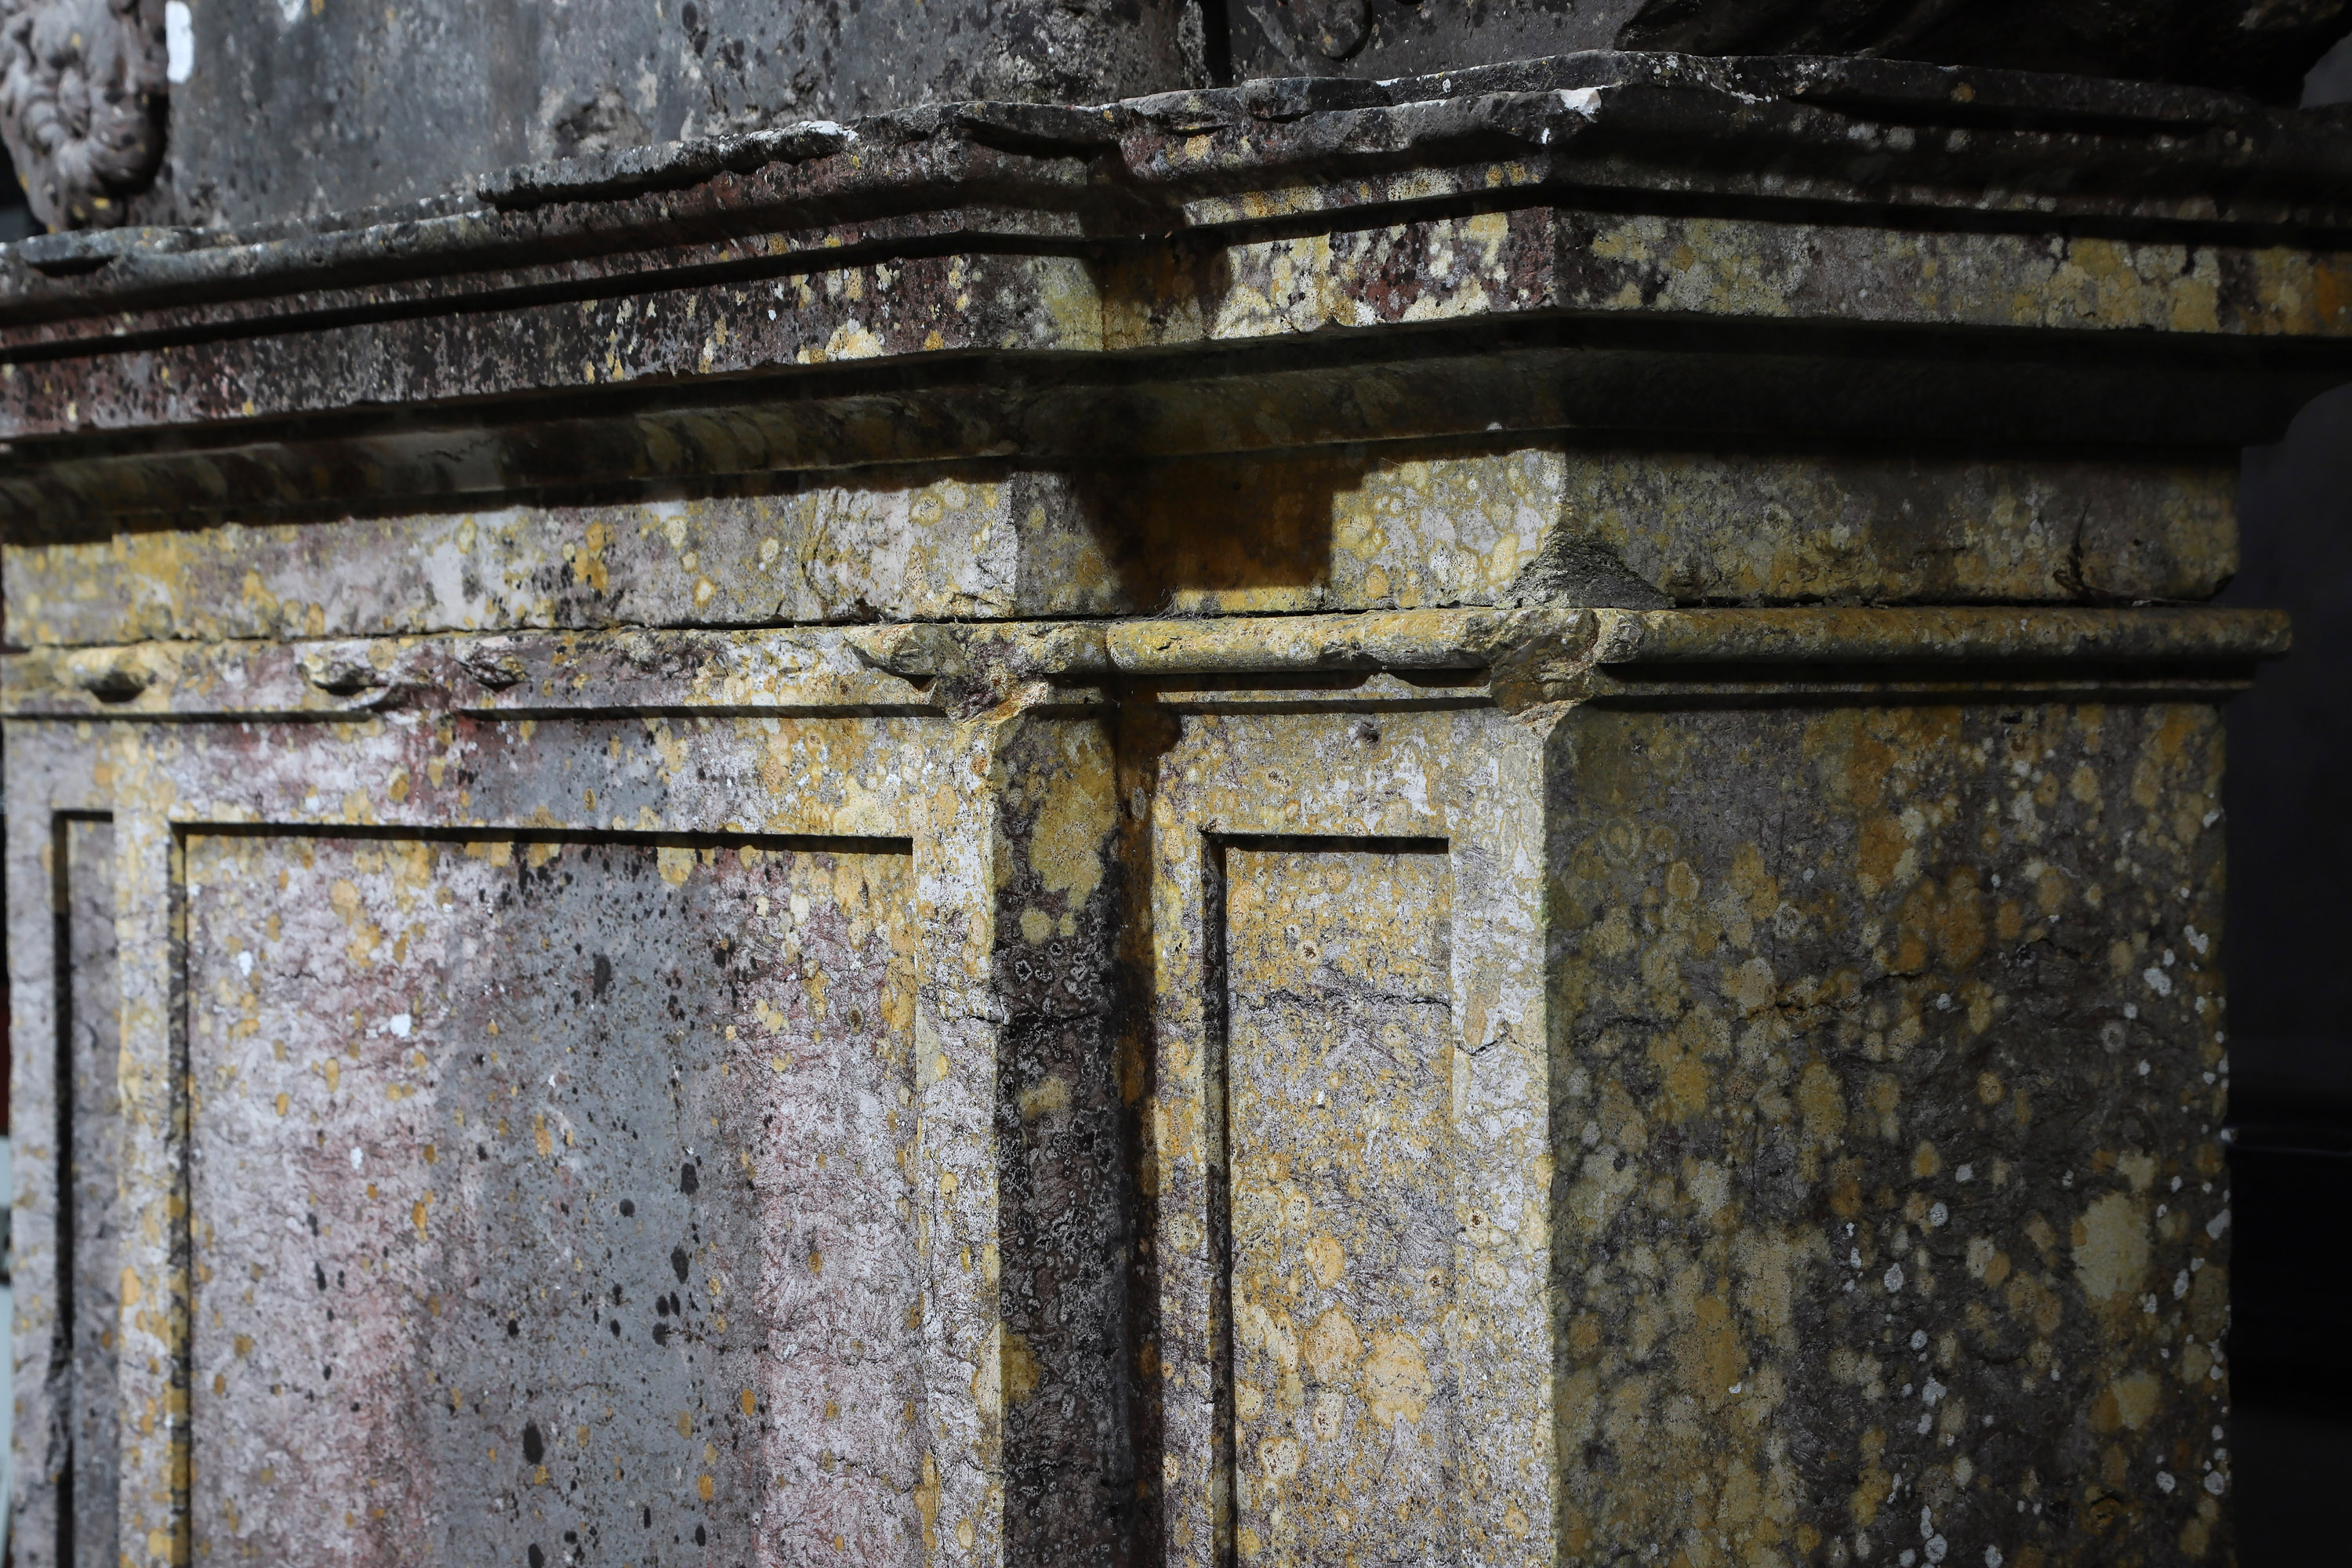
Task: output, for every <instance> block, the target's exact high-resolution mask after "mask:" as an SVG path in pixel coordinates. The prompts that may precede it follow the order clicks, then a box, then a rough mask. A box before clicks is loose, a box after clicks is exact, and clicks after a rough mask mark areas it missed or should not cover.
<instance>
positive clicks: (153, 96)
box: [0, 0, 164, 229]
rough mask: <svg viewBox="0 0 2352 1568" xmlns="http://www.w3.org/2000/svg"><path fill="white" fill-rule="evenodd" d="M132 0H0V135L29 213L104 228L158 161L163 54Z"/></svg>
mask: <svg viewBox="0 0 2352 1568" xmlns="http://www.w3.org/2000/svg"><path fill="white" fill-rule="evenodd" d="M145 10H146V8H145V7H142V5H140V4H139V0H0V137H5V140H6V142H7V143H8V153H9V156H10V157H11V158H13V159H15V161H16V177H17V178H18V179H19V180H20V181H21V182H23V184H24V187H25V194H26V196H27V197H29V198H30V200H31V203H32V208H33V214H34V216H36V217H38V218H39V219H40V220H41V221H42V222H43V223H45V224H47V225H48V226H50V227H51V228H60V229H63V228H111V227H114V226H117V225H119V224H121V223H122V222H123V221H124V219H125V216H127V205H128V203H129V200H130V198H131V197H132V196H135V195H138V194H139V193H140V192H142V191H143V190H145V189H146V188H147V187H148V186H149V185H150V184H152V183H153V182H154V179H155V171H156V168H157V166H158V165H159V164H160V163H162V162H163V111H164V81H163V43H162V38H161V36H160V32H159V30H158V29H157V28H155V27H154V26H151V25H150V19H149V17H148V16H146V14H145Z"/></svg>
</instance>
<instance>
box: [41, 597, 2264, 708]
mask: <svg viewBox="0 0 2352 1568" xmlns="http://www.w3.org/2000/svg"><path fill="white" fill-rule="evenodd" d="M2287 644H2288V623H2287V617H2286V616H2285V615H2284V613H2282V612H2278V611H2273V610H2225V609H2212V608H2205V607H2195V608H2188V607H2183V608H2146V609H2022V608H2021V609H2011V608H1924V609H1880V610H1850V609H1777V610H1754V609H1722V610H1612V609H1550V608H1534V609H1517V610H1489V609H1471V610H1404V611H1372V612H1366V613H1361V614H1354V615H1333V616H1218V617H1204V618H1201V619H1162V620H1128V621H1112V622H1097V621H1048V622H1011V623H998V624H961V625H956V624H944V623H931V624H923V625H910V626H861V627H815V628H798V629H792V630H775V631H749V632H707V631H669V632H630V633H620V634H609V635H578V636H555V635H541V636H529V635H526V636H498V637H384V638H361V639H345V640H341V641H327V642H293V643H284V644H273V645H267V646H264V645H257V644H249V643H226V644H216V643H142V644H136V645H130V646H124V647H90V648H73V649H36V650H33V651H30V652H26V653H21V654H16V655H14V656H11V657H9V658H6V659H5V661H0V694H5V695H4V696H0V700H5V709H0V711H5V716H7V717H10V718H16V719H93V718H108V719H135V720H195V719H221V718H237V717H247V716H253V717H261V716H269V717H303V718H314V719H322V720H332V719H349V718H362V717H366V716H369V715H372V714H378V713H383V712H386V711H391V710H399V709H415V710H427V711H446V712H457V713H461V714H469V715H477V716H480V717H484V718H514V719H526V718H532V717H537V716H542V715H553V714H574V713H612V712H640V713H656V712H673V713H703V714H709V715H722V714H758V713H787V712H795V713H811V714H817V713H841V714H887V713H894V712H896V713H921V712H945V711H950V710H969V709H971V708H974V707H976V706H982V705H985V704H986V703H988V702H990V701H992V700H1001V699H1002V698H1003V696H1004V695H1005V694H1007V693H1008V692H1010V691H1012V690H1014V689H1018V688H1020V687H1022V686H1024V684H1029V683H1036V682H1045V683H1051V684H1055V685H1061V686H1069V687H1075V688H1086V689H1112V690H1115V689H1123V688H1126V687H1129V686H1135V685H1141V686H1146V687H1154V688H1156V687H1157V686H1159V685H1160V684H1164V683H1168V682H1176V683H1187V682H1190V683H1194V684H1198V683H1201V682H1228V681H1233V680H1236V679H1243V678H1248V677H1266V678H1271V679H1282V680H1287V679H1299V678H1307V677H1323V676H1338V675H1347V674H1371V673H1381V672H1402V673H1412V672H1475V673H1477V674H1478V675H1479V676H1480V678H1481V679H1479V680H1478V681H1477V682H1475V683H1471V684H1464V683H1460V682H1454V683H1448V684H1446V685H1444V686H1443V687H1431V688H1425V689H1421V690H1422V691H1423V696H1425V697H1426V698H1427V699H1428V700H1444V701H1449V702H1458V701H1463V700H1475V701H1481V702H1483V701H1501V702H1503V703H1505V704H1506V705H1514V704H1517V703H1523V702H1527V701H1531V700H1573V699H1582V698H1593V697H1610V696H1629V695H1637V694H1639V693H1641V692H1644V691H1648V692H1652V693H1654V694H1664V693H1668V692H1674V691H1681V692H1683V693H1685V694H1690V693H1696V692H1701V691H1704V690H1706V689H1708V686H1707V682H1708V681H1710V680H1712V681H1713V683H1714V686H1715V688H1716V689H1721V690H1726V691H1729V690H1735V689H1755V690H1758V691H1766V690H1769V689H1772V688H1773V686H1774V684H1775V682H1776V681H1779V682H1780V683H1782V684H1786V685H1789V686H1790V689H1791V690H1792V691H1794V690H1801V689H1814V688H1818V687H1820V685H1821V682H1822V680H1824V679H1833V684H1835V685H1836V686H1838V687H1839V688H1840V689H1855V690H1869V689H1881V688H1884V689H1899V688H1903V687H1906V686H1911V687H1919V688H1921V689H1945V688H1948V686H1949V684H1950V683H1951V682H1952V681H1953V680H1955V679H1959V680H1966V681H1971V682H1975V683H1978V684H1981V683H1982V682H1983V681H1985V680H1988V679H1990V680H1993V681H1996V682H1999V681H2002V680H2016V681H2041V682H2045V683H2046V682H2048V681H2051V680H2056V681H2057V682H2059V683H2060V684H2061V685H2062V686H2063V685H2070V684H2071V685H2079V684H2081V683H2082V682H2083V681H2084V680H2090V681H2093V682H2097V681H2100V680H2110V679H2111V680H2113V681H2115V682H2116V683H2118V685H2119V686H2128V685H2130V684H2131V683H2133V682H2145V681H2147V680H2149V679H2156V680H2158V681H2159V682H2160V683H2162V684H2163V685H2164V686H2165V689H2179V683H2180V682H2181V681H2182V680H2184V679H2186V680H2189V681H2190V682H2192V683H2194V684H2210V685H2212V686H2214V687H2215V688H2216V689H2234V687H2236V686H2238V685H2242V683H2243V682H2244V680H2245V679H2248V678H2249V677H2250V675H2251V671H2252V665H2253V664H2254V663H2255V662H2256V661H2258V660H2262V659H2267V658H2278V657H2280V656H2282V655H2283V654H2284V653H2285V651H2286V648H2287ZM1381 695H1382V696H1384V697H1385V698H1387V699H1391V700H1393V699H1398V698H1402V697H1406V696H1408V695H1409V694H1408V693H1406V692H1403V691H1398V690H1386V691H1384V692H1383V693H1381Z"/></svg>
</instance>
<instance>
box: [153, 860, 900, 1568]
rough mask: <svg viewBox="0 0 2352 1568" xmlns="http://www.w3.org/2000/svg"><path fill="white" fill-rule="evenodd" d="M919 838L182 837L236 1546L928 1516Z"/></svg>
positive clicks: (500, 1544)
mask: <svg viewBox="0 0 2352 1568" xmlns="http://www.w3.org/2000/svg"><path fill="white" fill-rule="evenodd" d="M904 848H905V847H904V845H903V844H902V843H899V842H898V841H892V840H874V841H862V842H861V841H842V842H839V843H835V844H833V845H831V846H830V847H807V846H806V845H795V844H792V843H787V842H783V841H777V840H763V841H752V840H744V839H730V840H716V839H702V840H684V839H681V840H677V841H663V842H658V843H656V842H650V841H631V842H617V843H616V842H583V841H577V840H573V841H566V842H529V841H526V842H515V841H512V840H509V839H505V838H491V839H435V838H425V837H306V836H296V835H287V836H251V837H247V836H230V835H217V836H215V835H206V836H201V837H191V838H190V839H189V840H188V841H187V845H186V878H187V881H186V898H187V908H188V949H187V954H188V955H187V965H188V968H187V981H188V1001H189V1015H188V1016H189V1026H190V1039H189V1059H190V1067H191V1070H192V1075H193V1088H194V1115H193V1121H192V1137H191V1152H192V1177H191V1182H192V1197H193V1242H194V1260H193V1261H194V1270H193V1271H194V1306H195V1317H196V1322H195V1328H194V1340H193V1346H192V1352H191V1353H192V1363H193V1367H192V1371H193V1384H194V1392H193V1405H194V1429H193V1450H194V1456H193V1457H194V1500H193V1510H194V1539H195V1544H196V1551H197V1552H198V1553H199V1555H200V1557H205V1558H209V1559H210V1560H211V1561H214V1562H225V1561H226V1562H237V1561H255V1562H272V1563H285V1562H322V1561H344V1562H360V1563H387V1564H388V1563H403V1564H408V1563H490V1562H498V1563H523V1562H526V1561H528V1562H531V1563H540V1562H542V1561H544V1562H548V1563H555V1562H565V1563H606V1562H609V1563H639V1564H647V1565H650V1564H654V1563H665V1562H688V1561H692V1562H701V1561H704V1560H705V1558H706V1554H707V1553H715V1554H716V1555H715V1556H712V1557H711V1559H710V1560H713V1561H717V1560H721V1559H723V1560H725V1561H728V1562H738V1561H742V1562H750V1561H759V1562H762V1563H801V1562H813V1561H826V1562H840V1561H844V1560H847V1561H854V1562H861V1563H909V1562H913V1561H915V1560H916V1559H917V1558H918V1556H919V1550H920V1542H921V1524H920V1520H919V1514H918V1510H917V1491H918V1488H919V1484H920V1481H921V1479H922V1474H923V1468H924V1457H925V1456H924V1452H923V1444H924V1425H923V1422H922V1420H921V1415H920V1407H921V1405H922V1394H921V1385H920V1378H919V1366H918V1359H917V1353H918V1348H919V1327H920V1323H921V1304H922V1289H921V1284H920V1281H919V1265H918V1261H917V1260H918V1257H919V1254H918V1251H917V1248H916V1247H915V1243H914V1237H913V1234H912V1231H913V1222H912V1218H911V1210H910V1206H909V1194H910V1188H909V1177H908V1163H909V1160H910V1157H911V1152H912V1145H913V1141H914V1136H915V1131H914V1114H913V1110H912V1109H911V1106H910V1099H909V1097H910V1090H911V1086H912V1081H913V1080H912V1076H911V1073H912V1067H911V1057H910V1051H911V1029H912V1013H913V985H912V980H913V975H912V965H911V958H910V951H911V941H910V933H909V931H908V900H909V897H910V892H911V889H910V879H909V876H908V863H909V862H908V855H907V854H906V853H905V852H904Z"/></svg>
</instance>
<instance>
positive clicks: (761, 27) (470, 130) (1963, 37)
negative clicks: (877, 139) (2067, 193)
mask: <svg viewBox="0 0 2352 1568" xmlns="http://www.w3.org/2000/svg"><path fill="white" fill-rule="evenodd" d="M12 15H13V16H14V18H15V19H14V21H13V23H12V31H11V33H10V35H9V36H10V37H12V39H14V44H13V46H12V49H11V53H10V58H11V60H12V62H13V63H12V64H11V65H10V66H9V67H8V68H7V72H6V76H5V81H6V87H5V98H0V125H5V127H6V134H7V136H8V139H9V145H10V149H11V151H12V153H14V155H15V156H16V163H17V166H18V167H19V168H20V169H24V170H26V171H28V172H29V174H30V175H31V187H30V188H31V189H32V192H33V195H34V198H35V203H36V207H37V212H38V214H39V216H41V217H42V218H44V219H45V220H46V221H47V222H49V223H51V224H52V225H55V226H59V227H70V228H81V227H89V226H101V227H104V226H114V225H116V224H120V223H121V222H123V221H125V220H126V218H128V219H131V221H136V222H142V223H165V224H169V223H176V224H229V225H236V226H247V225H254V224H268V223H273V222H279V221H283V220H287V219H290V218H302V217H316V216H320V215H323V214H327V213H331V212H339V211H349V210H353V209H360V208H367V207H376V206H386V205H402V204H406V203H411V202H416V201H420V200H425V199H429V198H433V197H436V196H439V195H442V194H443V193H444V192H446V191H447V190H449V189H450V188H452V187H455V186H457V185H458V184H461V183H462V182H465V181H467V180H468V179H472V178H475V177H478V176H479V175H481V174H485V173H486V172H488V171H490V170H494V169H498V168H500V167H502V166H505V165H511V164H519V163H534V162H540V161H543V160H548V159H560V158H572V157H574V156H577V155H580V154H589V155H592V156H593V155H595V154H602V153H634V152H635V151H636V150H639V149H646V148H651V147H656V146H658V145H660V144H663V143H667V142H677V141H679V140H681V139H688V140H691V139H695V138H703V137H711V136H723V135H728V134H730V133H739V132H758V131H763V130H772V129H775V128H778V127H782V126H787V125H793V124H798V123H802V122H807V121H844V120H848V119H851V118H854V117H856V116H861V115H869V114H874V113H877V112H883V111H887V110H900V109H906V108H908V107H911V106H913V105H916V104H920V103H931V102H940V101H947V100H958V99H971V98H982V99H995V100H1009V101H1017V102H1033V103H1041V104H1066V103H1093V102H1101V101H1104V100H1110V99H1117V98H1121V97H1128V96H1131V95H1135V94H1140V93H1150V92H1176V91H1186V90H1191V89H1201V88H1206V87H1212V86H1216V85H1221V84H1224V83H1228V82H1231V81H1235V80H1248V79H1266V78H1290V77H1330V76H1339V77H1348V78H1354V79H1364V80H1386V79H1394V78H1398V77H1403V76H1412V75H1419V74H1424V73H1430V72H1440V71H1460V70H1465V69H1470V68H1478V67H1486V66H1493V65H1496V64H1497V63H1500V62H1504V61H1510V60H1521V59H1528V58H1538V57H1542V56H1550V55H1562V54H1570V53H1576V52H1580V51H1610V50H1625V49H1633V50H1662V51H1680V52H1686V53H1690V54H1694V55H1707V56H1768V55H1788V56H1808V57H1820V56H1878V57H1885V58H1896V59H1906V60H1922V61H1930V62H1934V63H1937V64H1943V65H1961V66H1979V67H1993V68H2005V69H2015V70H2036V71H2067V72H2074V73H2079V74H2082V75H2085V76H2110V77H2122V78H2132V79H2143V80H2150V81H2177V82H2195V83H2200V84H2204V85H2209V86H2215V87H2222V88H2229V89H2238V90H2243V91H2250V92H2252V93H2254V94H2256V95H2257V96H2260V97H2262V98H2264V99H2267V100H2272V101H2284V102H2293V101H2294V98H2295V95H2296V90H2297V89H2298V87H2299V84H2300V82H2301V79H2302V76H2303V73H2304V72H2305V69H2307V68H2309V66H2310V65H2311V64H2312V63H2313V62H2314V61H2315V60H2316V59H2317V58H2319V57H2320V56H2321V55H2322V54H2323V53H2325V52H2326V49H2327V48H2328V47H2329V46H2330V45H2332V44H2333V43H2335V42H2336V39H2337V38H2338V37H2341V36H2342V35H2343V33H2344V31H2345V30H2346V28H2347V26H2352V15H2347V12H2346V10H2345V7H2344V5H2342V3H2341V0H2309V3H2305V4H2292V5H2289V4H2275V5H2254V6H2252V7H2247V6H2242V5H2229V4H2222V3H2221V0H2173V3H2172V4H2168V5H2158V6H2149V5H2139V6H2129V7H2122V8H2117V7H2114V6H2109V5H2101V4H2097V3H2096V0H2068V3H2066V4H2062V5H2048V4H2040V5H2022V4H2018V3H2015V0H1942V3H1939V4H1935V5H1922V6H1909V7H1888V6H1885V5H1851V4H1846V5H1819V4H1792V3H1787V0H1605V3H1600V4H1586V5H1569V4H1565V3H1563V0H1495V3H1492V4H1488V5H1481V6H1477V7H1475V8H1467V9H1464V8H1447V7H1437V6H1413V5H1395V4H1391V3H1388V0H1219V3H1216V4H1207V3H1202V0H1184V3H1181V4H1164V5H1155V4H1143V3H1139V0H1104V3H1102V4H1092V5H1063V4H1049V3H1045V0H987V3H980V4H970V5H955V6H951V7H950V8H948V9H947V10H946V11H945V12H941V11H940V9H938V8H937V7H936V6H934V7H929V8H927V7H925V6H921V5H907V4H902V3H898V0H862V3H860V4H857V5H837V6H832V7H821V8H811V7H805V6H803V7H798V8H788V9H783V10H779V9H776V8H774V7H770V6H762V5H751V4H747V3H745V0H691V5H690V8H689V6H688V5H679V6H677V8H676V9H675V10H672V9H670V8H668V7H667V6H663V5H656V6H654V7H652V8H651V9H650V10H648V9H647V8H646V7H644V6H642V5H634V4H623V3H619V0H571V4H569V5H566V6H564V7H562V8H561V9H550V8H547V7H543V6H541V5H530V4H499V5H470V6H469V5H450V4H446V0H430V3H426V4H423V5H410V6H407V7H403V8H395V9H394V10H393V11H389V12H384V13H382V14H379V13H377V12H375V11H373V10H372V9H370V8H368V7H365V6H352V5H303V4H301V0H201V3H200V4H195V5H188V6H184V7H182V8H180V9H179V10H178V11H177V12H175V13H173V26H172V31H173V37H172V39H171V40H169V41H168V43H167V40H166V37H165V36H164V35H165V31H166V28H165V7H163V5H155V4H153V3H152V0H139V3H138V4H135V5H134V4H132V3H131V0H18V3H17V5H16V8H15V10H14V11H13V13H12ZM167 66H168V72H169V75H170V77H171V80H170V82H169V83H168V88H167V84H166V81H165V76H166V74H167ZM167 90H168V95H169V118H170V132H171V134H170V137H169V142H168V145H166V143H165V140H164V137H163V121H164V100H165V95H166V92H167ZM152 182H159V183H153V184H152V189H151V188H150V187H151V183H152Z"/></svg>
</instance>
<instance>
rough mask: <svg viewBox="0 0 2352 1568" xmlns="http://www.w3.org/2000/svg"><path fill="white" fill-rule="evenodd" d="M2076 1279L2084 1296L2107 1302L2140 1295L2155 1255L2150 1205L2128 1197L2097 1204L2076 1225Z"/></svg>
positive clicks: (2105, 1198)
mask: <svg viewBox="0 0 2352 1568" xmlns="http://www.w3.org/2000/svg"><path fill="white" fill-rule="evenodd" d="M2073 1246H2074V1272H2075V1277H2076V1278H2077V1279H2080V1280H2081V1281H2082V1286H2083V1294H2084V1295H2085V1296H2087V1297H2089V1298H2090V1299H2091V1300H2093V1301H2094V1302H2099V1303H2105V1302H2110V1301H2116V1300H2119V1299H2124V1298H2128V1297H2130V1296H2133V1295H2136V1294H2137V1292H2139V1291H2140V1290H2141V1289H2145V1288H2146V1286H2147V1272H2148V1262H2149V1253H2150V1250H2151V1248H2150V1237H2149V1235H2148V1216H2147V1208H2146V1207H2145V1205H2142V1204H2141V1203H2140V1202H2139V1201H2138V1200H2137V1199H2136V1198H2134V1197H2132V1196H2131V1195H2130V1194H2127V1193H2108V1194H2105V1195H2104V1196H2102V1197H2098V1198H2095V1199H2093V1200H2092V1202H2091V1204H2090V1205H2089V1206H2088V1207H2086V1208H2084V1211H2083V1215H2082V1217H2081V1218H2079V1219H2077V1220H2076V1221H2075V1222H2074V1238H2073Z"/></svg>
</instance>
